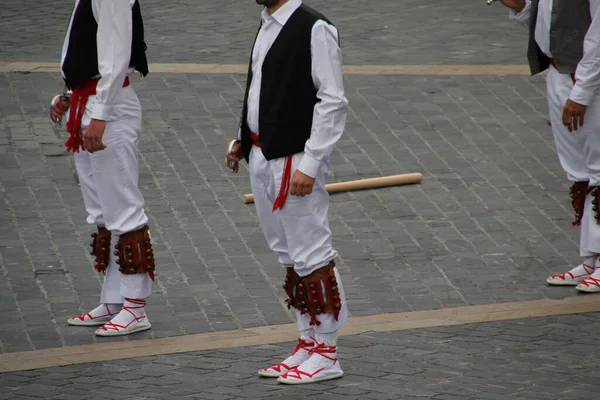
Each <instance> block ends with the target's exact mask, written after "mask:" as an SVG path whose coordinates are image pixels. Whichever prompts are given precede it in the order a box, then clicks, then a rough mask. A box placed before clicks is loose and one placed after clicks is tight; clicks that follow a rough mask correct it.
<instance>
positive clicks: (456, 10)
mask: <svg viewBox="0 0 600 400" xmlns="http://www.w3.org/2000/svg"><path fill="white" fill-rule="evenodd" d="M73 3H74V2H73V1H71V0H64V1H58V2H53V3H52V5H51V6H41V3H40V2H39V1H36V0H3V1H2V9H1V10H0V16H1V17H2V19H3V21H2V24H0V60H2V61H8V60H11V61H57V62H58V60H59V59H60V49H61V46H62V40H63V37H64V31H65V29H66V24H67V21H68V19H69V15H70V12H71V10H72V5H73ZM306 3H307V4H309V5H311V6H314V7H315V8H317V9H319V10H320V11H322V12H323V13H324V14H326V15H327V16H328V17H329V18H330V19H331V20H332V21H333V22H334V23H335V24H336V26H338V27H339V29H340V32H341V39H342V42H343V47H344V61H345V63H346V64H352V65H354V64H358V65H362V64H470V63H475V64H501V63H508V64H523V63H524V62H525V60H524V58H523V57H524V54H525V53H524V51H525V48H526V41H525V39H524V38H525V34H526V33H525V32H524V30H523V29H521V28H520V27H518V26H516V25H513V24H511V23H509V22H508V21H507V19H508V18H507V16H508V12H506V9H505V8H504V7H502V6H501V5H500V4H498V3H497V4H494V5H493V6H490V7H488V6H486V5H485V0H470V1H461V0H444V1H435V0H429V1H422V0H378V1H376V2H372V1H358V0H308V1H306ZM140 4H141V6H142V13H143V16H144V23H145V28H146V37H147V43H148V57H149V59H150V61H151V62H194V63H203V64H211V63H245V62H247V61H248V58H249V47H250V46H251V44H252V40H253V39H254V34H255V33H256V30H257V29H258V23H259V18H260V17H259V13H260V8H258V6H257V5H256V2H255V1H254V0H236V1H208V0H177V1H170V2H164V1H158V0H143V1H140ZM40 32H43V35H40ZM24 44H26V46H23V45H24Z"/></svg>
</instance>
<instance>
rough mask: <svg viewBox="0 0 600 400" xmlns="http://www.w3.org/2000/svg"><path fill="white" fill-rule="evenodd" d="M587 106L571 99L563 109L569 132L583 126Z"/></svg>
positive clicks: (564, 120) (564, 121)
mask: <svg viewBox="0 0 600 400" xmlns="http://www.w3.org/2000/svg"><path fill="white" fill-rule="evenodd" d="M585 110H587V106H584V105H583V104H579V103H576V102H574V101H573V100H571V99H569V100H567V102H566V103H565V108H564V109H563V117H562V118H563V124H565V126H566V127H567V128H568V129H569V132H573V131H576V130H577V128H579V127H582V126H583V117H584V115H585Z"/></svg>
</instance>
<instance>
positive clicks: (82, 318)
mask: <svg viewBox="0 0 600 400" xmlns="http://www.w3.org/2000/svg"><path fill="white" fill-rule="evenodd" d="M86 317H88V318H89V319H91V320H92V321H93V320H94V319H95V318H94V317H92V314H90V313H87V314H84V315H76V316H74V317H73V319H78V320H80V321H85V318H86ZM100 317H102V315H101V316H99V317H96V318H100Z"/></svg>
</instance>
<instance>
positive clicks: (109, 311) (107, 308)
mask: <svg viewBox="0 0 600 400" xmlns="http://www.w3.org/2000/svg"><path fill="white" fill-rule="evenodd" d="M119 311H121V304H100V305H99V306H98V307H96V308H94V309H93V310H92V311H90V312H89V313H88V314H90V315H91V316H92V318H98V317H104V316H107V315H108V316H111V317H112V316H114V315H117V313H118V312H119Z"/></svg>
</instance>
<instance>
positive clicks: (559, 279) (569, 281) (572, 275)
mask: <svg viewBox="0 0 600 400" xmlns="http://www.w3.org/2000/svg"><path fill="white" fill-rule="evenodd" d="M593 272H594V267H591V266H589V265H587V264H585V263H583V264H581V265H579V266H577V267H575V268H573V269H572V270H570V271H568V272H563V273H562V274H554V275H552V276H550V277H548V279H546V282H548V284H550V285H553V286H576V285H578V284H579V283H580V282H582V281H583V280H584V279H586V278H588V277H589V276H590V275H591V274H592V273H593Z"/></svg>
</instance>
